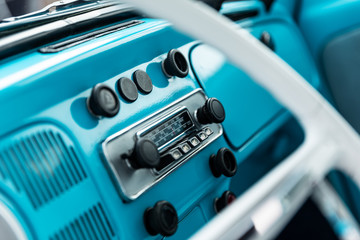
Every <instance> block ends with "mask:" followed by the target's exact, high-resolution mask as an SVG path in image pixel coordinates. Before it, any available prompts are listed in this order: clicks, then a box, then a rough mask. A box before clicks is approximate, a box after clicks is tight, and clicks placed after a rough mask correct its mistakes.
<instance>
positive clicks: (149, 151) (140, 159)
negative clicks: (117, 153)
mask: <svg viewBox="0 0 360 240" xmlns="http://www.w3.org/2000/svg"><path fill="white" fill-rule="evenodd" d="M130 164H131V166H132V167H133V168H135V169H139V168H155V167H157V166H159V164H160V153H159V151H158V149H157V146H156V145H155V143H154V142H153V141H151V140H149V139H140V140H138V141H137V142H136V143H135V149H134V152H133V154H132V157H131V161H130Z"/></svg>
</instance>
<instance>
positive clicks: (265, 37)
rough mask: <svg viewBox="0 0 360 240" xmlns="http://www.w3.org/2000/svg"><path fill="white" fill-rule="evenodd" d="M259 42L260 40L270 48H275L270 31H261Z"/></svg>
mask: <svg viewBox="0 0 360 240" xmlns="http://www.w3.org/2000/svg"><path fill="white" fill-rule="evenodd" d="M260 42H262V43H263V44H264V45H265V46H267V47H268V48H270V49H271V50H273V51H274V50H275V43H274V40H273V38H272V37H271V35H270V33H268V32H266V31H265V32H263V33H262V34H261V36H260Z"/></svg>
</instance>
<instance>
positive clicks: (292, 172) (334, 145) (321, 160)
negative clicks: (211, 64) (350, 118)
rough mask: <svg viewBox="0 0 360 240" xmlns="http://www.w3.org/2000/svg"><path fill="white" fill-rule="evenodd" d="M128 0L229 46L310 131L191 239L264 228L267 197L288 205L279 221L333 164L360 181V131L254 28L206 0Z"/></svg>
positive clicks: (236, 58) (230, 236) (230, 53)
mask: <svg viewBox="0 0 360 240" xmlns="http://www.w3.org/2000/svg"><path fill="white" fill-rule="evenodd" d="M125 2H128V3H129V4H132V5H134V6H135V7H136V8H138V9H139V10H140V11H143V12H145V13H146V14H149V15H150V16H154V17H157V18H162V19H166V20H168V21H169V22H171V23H173V24H174V27H175V28H177V29H178V30H180V31H182V32H184V33H185V34H187V35H190V36H192V37H194V38H196V39H200V40H202V41H204V42H205V43H207V44H209V45H212V46H213V47H215V48H217V49H218V50H220V51H221V52H223V53H224V54H225V55H226V56H227V57H228V59H229V60H230V61H231V62H232V63H233V64H235V65H236V66H237V67H239V68H241V69H242V70H243V71H244V72H246V73H247V74H248V75H249V76H250V77H251V78H252V79H253V80H254V81H255V82H256V83H257V84H259V85H261V86H262V87H263V88H265V89H266V90H267V91H269V92H270V93H271V94H272V95H273V97H274V98H276V99H277V100H278V101H279V102H280V103H281V104H283V106H285V107H286V108H287V109H288V110H289V111H290V112H291V113H293V115H294V116H295V118H296V119H297V120H298V121H299V123H300V124H301V125H302V127H303V129H304V132H305V140H304V142H303V144H302V145H301V146H300V147H299V148H298V149H297V150H296V151H295V152H293V153H292V154H291V155H290V156H289V157H287V158H286V159H285V160H283V162H282V163H281V164H279V165H278V166H277V167H275V168H274V169H273V170H271V171H270V172H269V173H268V174H266V175H265V176H264V177H263V178H262V179H261V180H259V181H258V183H256V184H255V185H254V186H252V187H251V188H250V189H248V190H247V191H246V192H245V193H244V194H242V195H241V197H239V198H238V199H237V200H236V201H235V202H234V203H232V204H231V205H230V206H229V207H227V208H226V209H225V210H224V211H222V212H221V213H220V214H219V215H217V216H215V217H214V218H213V219H212V220H211V221H210V222H209V223H207V224H206V225H205V226H204V227H203V228H202V229H200V230H199V231H198V232H197V233H196V234H195V235H194V236H193V237H192V239H238V238H239V237H240V236H242V235H243V234H245V233H246V232H247V231H249V229H251V227H252V226H255V228H258V227H257V226H256V216H257V215H258V216H261V212H265V211H264V209H265V207H266V208H269V206H268V205H267V204H273V205H272V207H276V206H277V207H279V206H280V209H281V210H282V214H280V216H278V218H274V219H272V221H273V222H274V221H275V222H276V221H278V220H279V219H283V218H284V217H285V216H288V215H289V214H291V213H293V212H294V211H295V210H296V209H295V208H291V207H287V206H286V204H284V199H285V200H286V197H288V196H289V194H290V193H291V191H293V189H295V188H296V186H299V184H300V185H302V186H305V187H304V188H303V189H305V191H303V192H302V193H299V194H300V195H301V196H300V195H299V196H298V197H299V201H300V200H301V199H303V200H304V199H306V198H307V197H308V196H309V194H310V192H311V189H312V188H313V186H314V185H317V184H319V183H320V182H321V181H323V179H324V178H325V176H326V175H327V173H328V172H329V171H330V170H331V169H340V170H342V171H344V172H345V173H346V174H348V175H349V176H350V177H352V179H353V180H354V182H355V183H356V184H357V185H358V186H359V187H360V173H359V172H358V171H356V169H357V166H356V165H357V161H356V158H357V156H358V154H357V151H358V149H360V138H359V135H358V134H357V133H356V132H355V131H354V130H353V128H352V127H351V126H350V125H349V124H348V123H347V122H346V120H344V118H343V117H342V116H341V115H340V114H339V113H338V112H337V111H336V110H335V109H334V108H333V107H332V106H331V105H330V104H329V103H328V102H327V101H326V100H325V99H324V98H323V97H322V96H321V95H320V94H319V93H318V92H317V91H316V90H315V89H314V88H313V87H312V86H311V85H310V84H309V83H308V82H306V80H305V79H303V78H302V77H301V76H300V75H299V74H298V73H297V72H296V71H295V70H294V69H292V68H291V67H290V66H289V65H288V64H287V63H285V62H284V61H283V60H282V59H280V58H279V57H278V56H277V55H276V54H274V53H273V52H272V51H270V50H269V49H268V48H267V47H265V46H263V44H261V43H260V42H259V41H258V40H257V39H255V38H254V37H253V36H252V35H251V34H250V33H248V32H247V31H246V30H244V29H241V28H240V27H239V26H238V25H236V24H234V23H233V22H231V21H229V20H228V19H226V18H225V17H223V16H221V15H220V14H218V13H217V12H216V11H214V10H213V9H211V8H209V7H208V6H206V5H205V4H203V3H201V2H193V1H190V0H172V1H169V0H152V1H147V0H125ZM173 9H176V11H173ZM184 16H186V17H184ZM209 26H211V27H209ZM224 42H226V44H223V43H224ZM259 69H261V71H259ZM300 198H301V199H300ZM279 204H280V205H279ZM258 219H261V218H258ZM256 230H257V232H258V233H259V234H260V235H259V237H260V239H261V238H266V236H269V235H270V234H271V231H272V229H271V227H268V228H267V229H265V230H264V232H263V233H261V232H260V231H259V229H256Z"/></svg>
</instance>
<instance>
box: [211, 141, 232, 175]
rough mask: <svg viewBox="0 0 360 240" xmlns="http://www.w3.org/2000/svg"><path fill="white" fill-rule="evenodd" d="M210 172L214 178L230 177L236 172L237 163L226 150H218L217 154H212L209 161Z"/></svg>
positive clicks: (229, 151) (228, 150)
mask: <svg viewBox="0 0 360 240" xmlns="http://www.w3.org/2000/svg"><path fill="white" fill-rule="evenodd" d="M209 164H210V169H211V172H212V173H213V175H214V176H215V177H220V176H221V175H222V174H223V175H224V176H226V177H232V176H234V175H235V173H236V171H237V163H236V158H235V156H234V154H233V153H232V152H231V150H230V149H228V148H225V147H224V148H220V149H219V151H218V152H217V154H216V155H215V154H212V155H211V156H210V160H209Z"/></svg>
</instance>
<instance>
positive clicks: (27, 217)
mask: <svg viewBox="0 0 360 240" xmlns="http://www.w3.org/2000/svg"><path fill="white" fill-rule="evenodd" d="M241 6H242V5H241V4H240V5H239V8H238V9H242V8H241ZM256 7H259V6H258V4H256ZM260 12H261V13H262V12H263V11H260ZM276 19H277V20H273V17H271V16H267V17H265V16H262V15H259V16H258V17H257V18H256V19H254V20H253V21H252V20H251V21H247V22H246V25H247V26H248V27H250V28H254V30H253V31H254V32H253V33H254V35H255V36H257V35H258V34H259V33H260V32H261V31H262V30H268V31H269V32H271V34H272V35H273V36H274V37H275V43H276V44H277V49H278V51H279V54H280V55H282V54H284V55H283V57H284V59H285V60H286V61H288V62H289V63H290V64H291V65H293V66H294V67H295V68H296V69H298V70H299V72H300V73H301V74H303V75H304V76H305V77H306V78H309V79H315V80H310V81H314V82H313V83H315V84H316V77H315V78H314V77H313V76H317V75H316V74H317V73H316V71H315V70H314V69H311V68H310V67H309V66H308V65H307V64H306V62H308V61H311V60H309V59H308V56H307V54H306V49H304V46H303V43H302V40H301V39H300V37H299V35H298V34H297V32H296V31H297V30H296V29H295V27H294V25H292V24H291V22H289V21H290V20H289V19H284V20H281V19H280V20H279V18H278V17H276ZM142 20H143V21H144V23H142V24H139V25H137V26H134V27H131V28H128V29H125V30H122V31H118V32H114V33H111V34H108V35H105V36H103V37H101V38H97V39H94V40H91V41H89V42H87V43H83V44H80V45H77V46H75V47H72V48H69V49H66V50H63V51H60V52H58V53H52V54H42V53H40V52H38V51H37V49H34V50H33V51H29V52H26V53H23V54H20V55H17V56H14V57H11V58H9V59H6V60H3V61H2V62H1V69H0V79H1V80H0V90H1V94H0V102H2V104H0V111H1V112H2V113H4V114H6V117H2V118H1V119H0V123H1V125H2V126H3V127H2V128H1V129H0V134H1V139H0V180H1V181H0V190H1V200H2V201H3V202H4V204H5V205H6V206H7V207H8V208H9V209H10V210H11V211H12V212H13V214H14V215H15V217H16V218H17V219H18V221H19V222H20V224H21V226H22V228H23V229H24V231H25V233H26V235H27V236H28V237H29V239H59V238H60V239H71V238H75V239H76V238H85V239H89V238H90V239H144V238H148V239H160V238H162V237H161V236H160V235H157V236H154V237H151V236H150V235H149V234H148V233H147V232H146V229H145V227H144V225H143V213H144V211H145V209H146V208H147V207H150V206H153V205H154V204H155V203H156V202H157V201H159V200H166V201H169V202H170V203H172V204H173V205H174V207H175V209H176V210H177V213H178V215H179V229H178V232H177V233H176V234H175V235H174V236H173V237H172V238H174V239H175V238H185V237H188V236H189V235H190V234H192V233H193V232H194V231H195V230H196V229H195V227H196V228H198V227H200V226H201V225H203V224H204V223H205V222H207V221H208V220H209V219H210V218H212V217H213V216H214V215H215V211H214V208H213V200H214V199H215V198H216V197H219V196H220V195H221V194H222V193H223V192H224V191H225V190H228V188H229V185H230V181H231V179H229V178H225V177H220V178H215V177H214V176H213V175H212V173H211V171H210V168H209V163H208V161H209V156H210V155H211V154H213V153H216V152H217V151H218V150H219V148H221V147H228V148H230V149H232V150H233V152H234V154H235V156H236V158H237V161H238V163H240V162H241V161H242V160H244V159H245V158H246V157H247V156H248V155H249V154H250V153H251V151H252V150H253V149H255V148H256V147H257V146H259V145H260V143H261V141H262V140H264V139H265V138H266V136H268V135H270V134H271V133H272V132H273V131H275V130H276V129H277V128H278V127H279V126H280V125H281V124H282V123H283V122H284V121H286V119H287V117H288V116H287V115H286V114H280V115H279V116H278V117H275V118H274V116H275V115H276V114H277V112H279V110H280V108H281V107H280V106H278V105H277V103H275V102H273V100H272V99H270V97H269V96H267V95H265V94H264V92H263V91H262V90H261V89H259V88H258V87H256V86H255V85H253V84H252V83H251V82H250V80H249V79H248V77H246V76H245V75H244V74H243V73H242V72H241V71H240V70H237V69H234V68H233V67H232V66H231V65H229V64H228V63H226V61H225V60H224V59H223V57H222V56H221V55H219V54H218V53H216V52H214V51H213V50H211V49H208V48H207V47H205V46H203V45H200V46H198V42H196V41H193V40H191V39H189V38H188V37H185V36H183V35H181V34H179V33H177V32H176V31H174V30H173V29H172V28H171V27H170V25H169V24H168V23H166V22H164V21H160V20H156V19H142ZM288 37H292V38H293V39H294V41H293V42H292V43H291V44H293V45H291V44H288V45H283V43H282V42H283V41H284V40H283V39H285V38H288ZM282 46H284V48H283V47H282ZM290 46H293V47H294V48H299V49H303V50H304V51H302V50H301V51H300V53H299V54H296V56H294V55H292V54H289V53H288V51H289V49H292V48H291V47H290ZM173 48H176V49H178V50H179V51H181V52H182V53H183V54H184V55H185V56H186V59H187V60H188V62H191V64H192V69H191V70H190V72H189V75H188V76H187V77H186V78H183V79H180V78H176V77H173V78H170V79H168V78H166V77H165V75H164V74H163V72H162V70H161V61H162V60H164V58H165V57H166V53H167V52H168V51H169V50H170V49H173ZM301 52H303V53H304V54H301ZM209 54H213V55H214V56H215V58H214V59H216V60H217V61H216V63H217V64H218V65H217V66H214V64H213V63H211V62H209V61H207V60H206V58H208V55H209ZM205 61H206V62H207V63H208V64H209V65H208V67H209V70H207V68H206V66H205V67H204V66H202V67H200V66H199V64H201V63H202V62H205ZM301 62H302V64H300V63H301ZM138 69H141V70H144V71H146V72H147V73H148V74H149V76H150V77H151V79H152V82H153V90H152V92H151V93H150V94H142V93H139V97H138V99H137V100H136V101H135V102H133V103H129V102H127V101H125V100H124V99H123V98H122V97H121V96H120V94H119V92H118V89H117V87H116V82H117V80H118V79H119V78H120V77H128V78H130V79H131V77H132V74H133V72H134V71H135V70H138ZM215 70H216V71H215ZM233 76H235V77H233ZM238 78H239V79H244V82H241V81H238V80H237V79H238ZM215 79H216V80H215ZM222 79H224V80H225V82H223V81H218V80H222ZM198 81H199V82H200V83H199V82H198ZM97 83H104V84H106V85H107V86H109V87H110V88H112V89H113V90H115V92H116V94H117V97H119V99H120V112H119V113H118V114H117V115H116V116H115V117H113V118H102V119H97V118H94V117H93V116H92V115H91V114H90V113H89V112H88V110H87V108H86V99H87V98H88V97H89V95H90V92H91V88H92V87H93V86H94V85H95V84H97ZM219 83H221V85H219ZM234 84H235V85H236V86H237V89H240V90H239V91H241V90H243V89H244V88H245V87H246V85H247V86H248V87H249V89H250V90H249V91H247V93H246V94H245V93H244V94H242V95H241V96H240V95H239V94H238V92H237V91H236V92H232V93H229V90H228V89H229V88H227V87H230V88H232V87H231V86H233V85H234ZM243 84H245V85H243ZM201 88H203V89H204V91H205V93H206V94H207V96H208V97H217V98H219V99H220V100H221V101H223V103H224V106H225V110H226V114H227V117H226V121H225V123H224V124H223V126H224V128H225V132H226V134H227V137H228V140H229V141H227V139H226V138H225V137H224V136H221V137H220V138H218V139H216V140H215V141H214V142H212V143H211V144H210V145H208V146H207V147H206V148H205V149H203V150H202V151H200V152H199V153H197V154H196V155H195V156H193V157H192V158H191V159H190V160H188V161H187V162H186V163H184V164H183V165H182V166H181V167H179V168H178V169H176V170H175V171H174V172H172V173H171V174H170V175H169V176H167V177H166V178H164V179H163V180H162V181H160V182H159V183H157V184H156V185H154V186H153V187H151V188H150V189H148V191H146V192H145V193H144V194H142V195H141V196H140V197H139V198H138V199H136V200H135V201H132V202H130V203H125V202H124V201H123V199H122V198H121V197H120V195H119V194H118V192H117V191H116V189H115V187H114V184H113V181H112V179H111V178H110V176H109V173H108V171H107V170H106V167H105V166H104V164H103V161H102V159H101V154H100V152H101V149H100V148H101V143H102V142H103V141H104V140H105V139H106V138H108V137H109V136H111V135H113V134H115V133H117V132H119V131H121V130H122V129H125V128H126V127H128V126H130V125H132V124H133V123H135V122H138V121H140V120H142V119H144V118H146V117H147V116H149V115H151V114H152V113H154V112H156V111H158V110H159V109H162V108H164V107H166V106H168V105H169V104H171V103H172V102H174V101H176V100H178V99H180V98H181V97H183V96H185V95H186V94H188V93H190V92H192V91H194V90H196V89H201ZM225 89H227V90H225ZM234 94H237V95H239V96H240V97H239V98H236V99H234V97H235V96H236V95H234ZM243 103H245V105H246V106H245V105H242V104H243ZM242 107H244V108H242ZM253 108H256V109H257V111H256V112H254V113H251V112H250V110H251V109H253ZM242 111H243V112H242ZM270 120H271V121H270ZM229 128H233V129H234V132H231V131H229V130H227V129H229ZM260 130H261V131H260ZM236 134H239V135H238V136H236ZM250 140H252V141H251V144H248V145H247V146H246V147H244V146H243V147H242V148H240V149H237V148H238V147H240V146H242V144H243V143H244V142H245V141H250ZM234 147H235V148H234ZM239 184H241V183H239Z"/></svg>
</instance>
